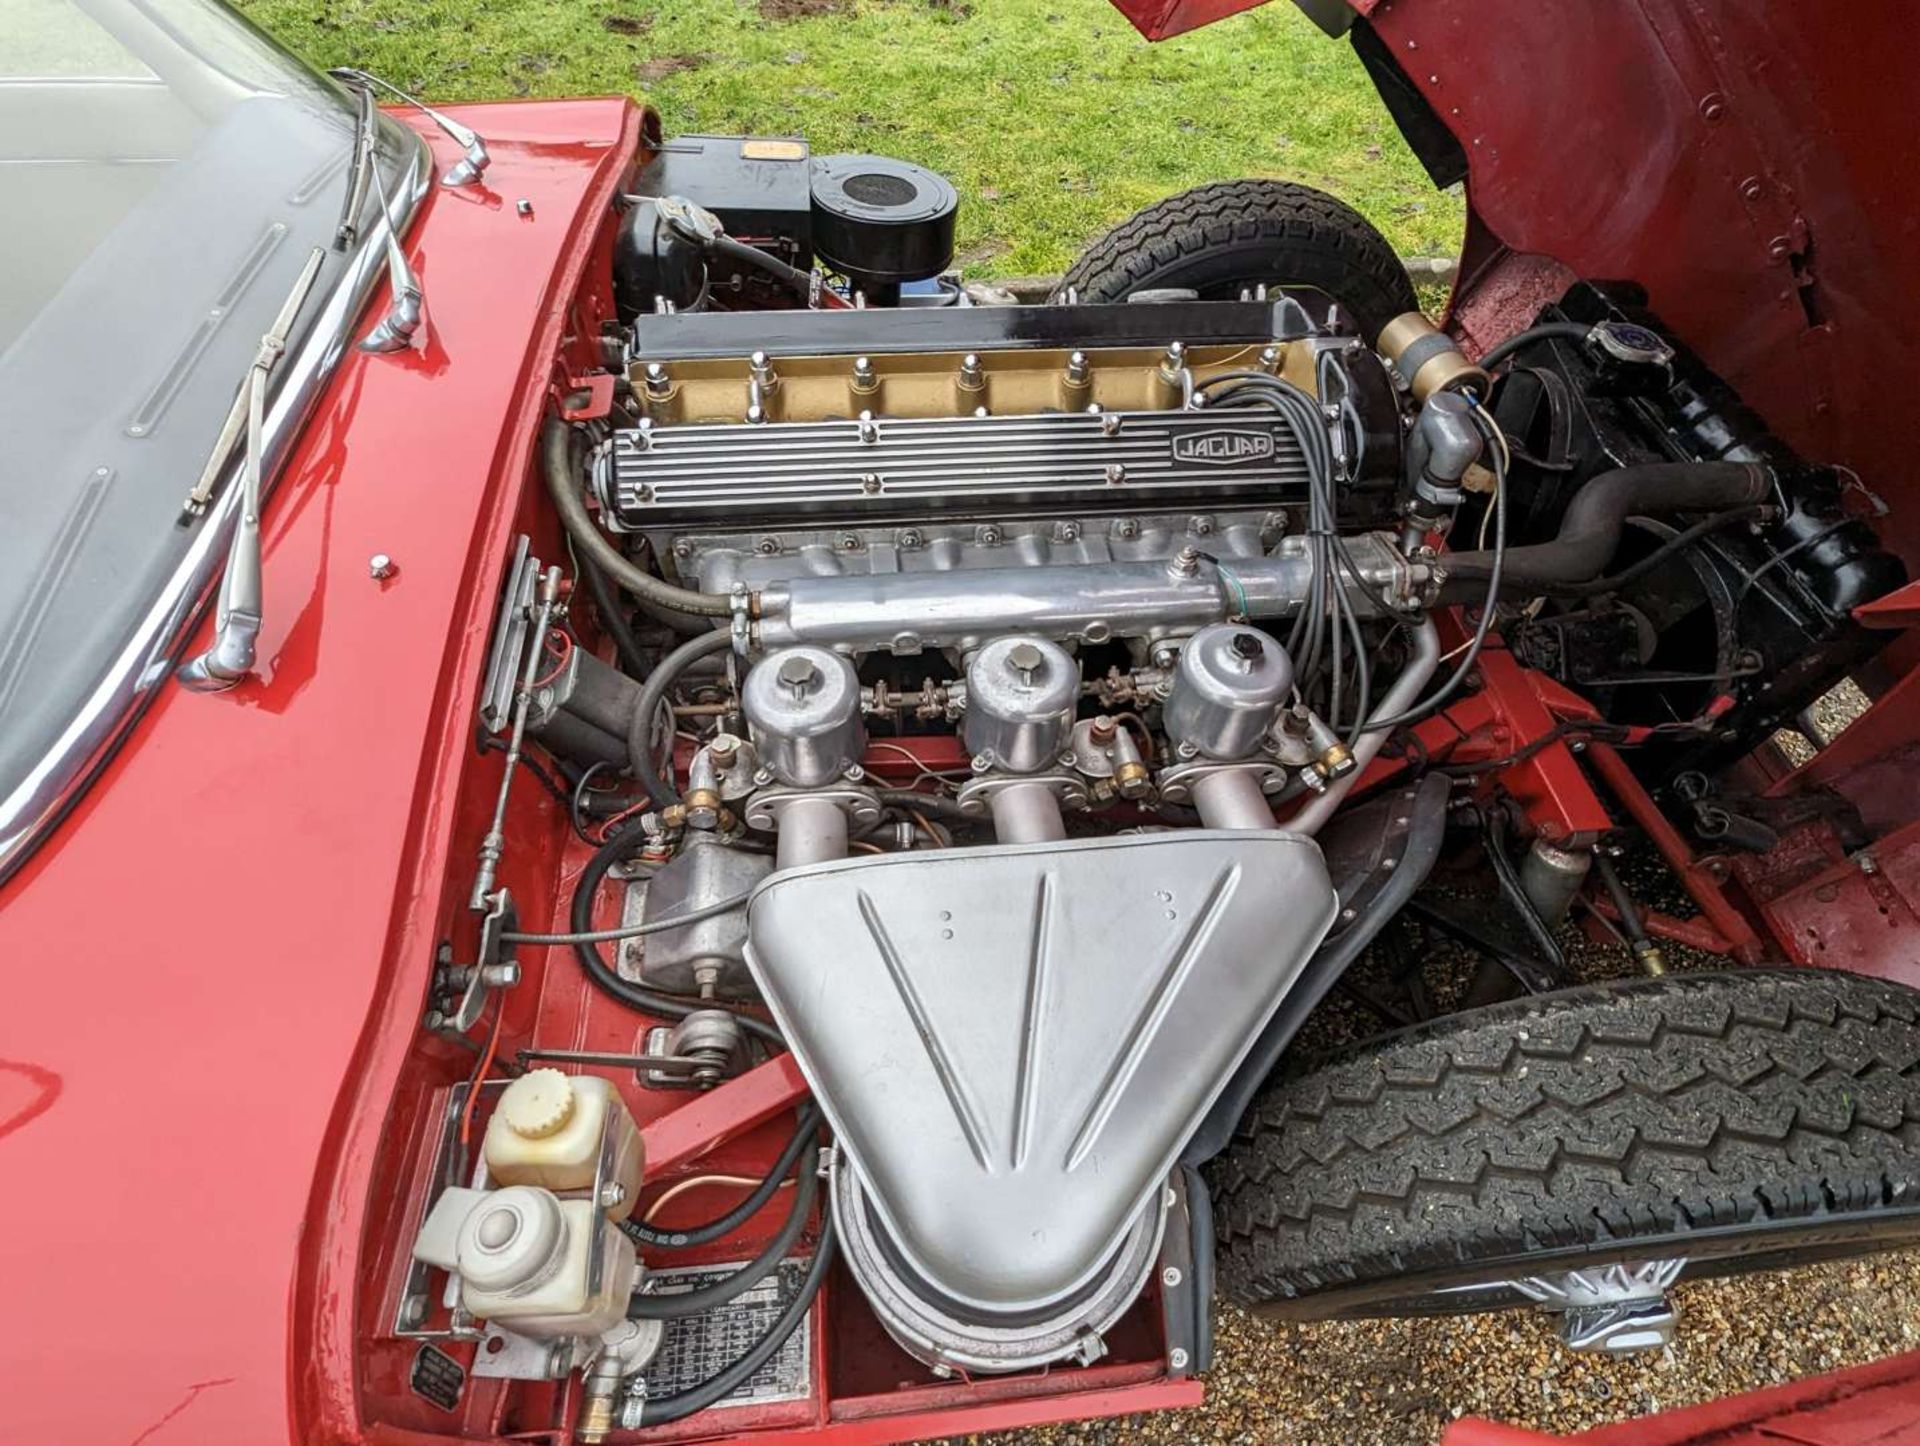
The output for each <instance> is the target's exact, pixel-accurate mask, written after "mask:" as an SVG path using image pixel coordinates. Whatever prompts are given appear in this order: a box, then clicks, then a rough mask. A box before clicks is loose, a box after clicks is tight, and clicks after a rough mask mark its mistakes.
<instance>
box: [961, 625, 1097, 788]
mask: <svg viewBox="0 0 1920 1446" xmlns="http://www.w3.org/2000/svg"><path fill="white" fill-rule="evenodd" d="M1079 702H1080V667H1079V665H1078V664H1077V663H1075V662H1074V660H1073V657H1072V655H1071V654H1069V653H1068V652H1067V650H1066V649H1065V648H1063V647H1061V646H1060V645H1059V644H1058V643H1052V642H1048V641H1047V640H1046V639H1045V638H1022V637H1012V638H995V639H994V640H993V641H992V642H990V643H988V644H987V645H986V646H985V647H983V648H981V649H980V650H979V651H978V652H977V653H975V654H974V655H973V661H972V662H971V663H969V664H968V665H967V711H966V714H965V715H964V718H963V721H962V723H961V726H960V732H961V736H962V737H963V738H964V739H965V740H966V744H967V752H969V753H971V754H972V755H973V756H974V757H975V758H980V757H985V758H988V759H991V760H992V762H993V765H994V766H995V767H996V768H1001V769H1004V770H1006V771H1007V772H1009V773H1038V772H1040V771H1041V770H1043V769H1047V768H1052V767H1054V766H1055V765H1056V764H1058V763H1059V761H1060V755H1061V754H1063V753H1065V752H1066V751H1067V750H1068V749H1069V748H1071V747H1072V746H1073V713H1074V709H1075V707H1077V706H1078V704H1079Z"/></svg>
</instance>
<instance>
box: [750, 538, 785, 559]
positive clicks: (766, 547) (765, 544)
mask: <svg viewBox="0 0 1920 1446" xmlns="http://www.w3.org/2000/svg"><path fill="white" fill-rule="evenodd" d="M755 547H756V549H757V550H758V551H759V552H760V553H761V554H762V555H764V556H767V557H772V556H773V555H774V553H776V552H778V551H779V550H780V543H779V541H778V539H776V538H772V537H763V538H761V539H760V541H759V542H758V543H756V544H755Z"/></svg>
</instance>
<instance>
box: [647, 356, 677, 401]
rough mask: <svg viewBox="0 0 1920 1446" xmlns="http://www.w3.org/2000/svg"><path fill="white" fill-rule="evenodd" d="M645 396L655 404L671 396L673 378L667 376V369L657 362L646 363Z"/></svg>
mask: <svg viewBox="0 0 1920 1446" xmlns="http://www.w3.org/2000/svg"><path fill="white" fill-rule="evenodd" d="M646 389H647V395H648V396H649V397H651V398H652V399H653V400H654V401H656V402H663V401H665V400H666V399H667V398H668V397H670V396H672V395H673V378H672V377H670V376H668V375H667V369H666V368H665V367H663V366H661V365H660V363H659V362H648V363H647V375H646Z"/></svg>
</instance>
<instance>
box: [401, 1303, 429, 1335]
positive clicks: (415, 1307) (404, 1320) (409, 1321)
mask: <svg viewBox="0 0 1920 1446" xmlns="http://www.w3.org/2000/svg"><path fill="white" fill-rule="evenodd" d="M426 1318H427V1298H426V1297H425V1296H424V1295H410V1296H408V1297H407V1298H406V1299H405V1300H404V1301H402V1302H401V1304H400V1324H401V1325H402V1326H403V1327H404V1328H406V1329H407V1330H412V1329H413V1328H414V1327H415V1326H417V1325H419V1324H420V1323H421V1322H422V1321H424V1320H425V1319H426Z"/></svg>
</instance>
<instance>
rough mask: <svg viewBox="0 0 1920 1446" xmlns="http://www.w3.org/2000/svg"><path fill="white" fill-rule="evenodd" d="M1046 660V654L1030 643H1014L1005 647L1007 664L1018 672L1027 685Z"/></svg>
mask: <svg viewBox="0 0 1920 1446" xmlns="http://www.w3.org/2000/svg"><path fill="white" fill-rule="evenodd" d="M1046 660H1047V659H1046V654H1045V653H1042V652H1041V651H1040V649H1039V648H1037V647H1035V646H1034V645H1033V644H1032V643H1015V644H1014V645H1013V646H1012V647H1011V648H1008V649H1007V666H1008V667H1009V668H1011V669H1012V670H1013V671H1014V672H1016V673H1018V674H1019V675H1020V681H1021V682H1022V683H1025V684H1027V685H1028V686H1029V687H1030V686H1032V684H1033V680H1034V678H1035V677H1037V676H1038V675H1039V673H1040V669H1041V667H1042V666H1043V665H1044V664H1045V663H1046Z"/></svg>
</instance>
